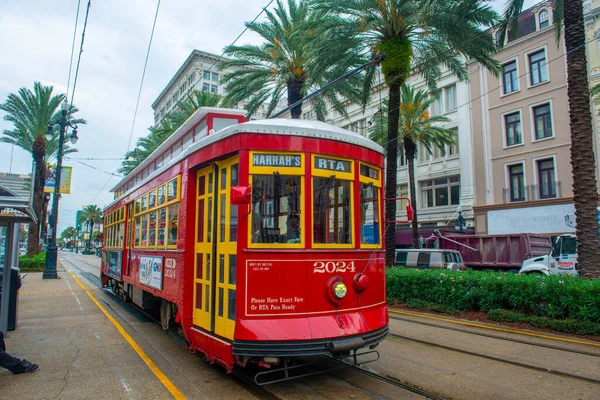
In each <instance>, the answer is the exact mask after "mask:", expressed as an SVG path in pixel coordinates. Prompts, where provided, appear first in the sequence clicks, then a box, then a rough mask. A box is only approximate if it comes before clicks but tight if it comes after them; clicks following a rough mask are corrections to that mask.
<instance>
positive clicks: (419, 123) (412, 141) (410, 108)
mask: <svg viewBox="0 0 600 400" xmlns="http://www.w3.org/2000/svg"><path fill="white" fill-rule="evenodd" d="M435 100H436V98H435V97H432V96H429V97H428V94H427V92H426V91H425V90H418V91H415V89H414V88H412V87H410V86H408V85H403V86H402V88H401V90H400V121H399V124H398V125H399V127H398V133H397V135H396V136H397V142H396V146H402V147H403V149H404V154H405V157H406V160H407V161H408V182H409V185H410V202H411V204H412V207H413V210H414V214H413V221H412V234H413V235H412V236H413V243H414V242H415V241H416V242H417V243H418V242H419V230H418V218H417V195H416V193H417V191H416V180H415V163H414V162H415V158H416V155H417V148H418V147H417V146H418V144H419V143H420V144H421V145H422V146H423V148H424V149H425V150H427V151H428V152H429V154H433V149H434V148H438V149H442V150H444V149H445V147H446V145H449V146H451V145H453V144H454V143H455V140H456V138H455V136H456V134H455V132H454V131H453V130H451V129H447V128H444V127H443V126H441V124H444V123H447V122H449V121H450V120H449V119H448V118H446V117H444V116H442V115H435V116H431V115H430V114H429V107H430V106H431V103H433V102H434V101H435ZM388 109H389V102H388V101H387V100H386V101H384V105H383V108H382V110H381V111H380V112H381V117H380V118H375V119H374V123H373V125H372V126H371V127H370V128H369V136H370V138H371V139H372V140H374V141H375V142H377V143H379V144H380V145H382V146H383V147H384V148H385V147H387V141H388V134H387V126H388V117H387V116H386V114H387V113H388ZM394 197H396V196H394Z"/></svg>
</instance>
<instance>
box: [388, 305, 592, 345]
mask: <svg viewBox="0 0 600 400" xmlns="http://www.w3.org/2000/svg"><path fill="white" fill-rule="evenodd" d="M388 311H389V312H391V313H394V314H401V315H409V316H411V317H419V318H426V319H433V320H435V321H443V322H451V323H453V324H459V325H466V326H473V327H476V328H483V329H490V330H493V331H500V332H507V333H516V334H519V335H525V336H533V337H537V338H542V339H552V340H558V341H562V342H568V343H577V344H586V345H589V346H595V347H600V343H595V342H586V341H583V340H575V339H566V338H561V337H558V336H550V335H540V334H538V333H530V332H523V331H518V330H514V329H507V328H498V327H495V326H487V325H482V324H476V323H473V322H465V321H456V320H453V319H448V318H440V317H433V316H429V315H423V314H416V313H411V312H406V311H396V310H390V309H389V308H388Z"/></svg>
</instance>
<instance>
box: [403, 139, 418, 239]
mask: <svg viewBox="0 0 600 400" xmlns="http://www.w3.org/2000/svg"><path fill="white" fill-rule="evenodd" d="M416 148H417V145H416V144H415V143H414V142H413V141H412V140H410V139H409V138H404V154H406V160H407V161H408V184H409V186H410V203H411V205H412V208H413V220H412V224H411V227H412V242H413V247H414V248H415V249H418V248H419V223H418V220H417V183H416V180H415V155H416Z"/></svg>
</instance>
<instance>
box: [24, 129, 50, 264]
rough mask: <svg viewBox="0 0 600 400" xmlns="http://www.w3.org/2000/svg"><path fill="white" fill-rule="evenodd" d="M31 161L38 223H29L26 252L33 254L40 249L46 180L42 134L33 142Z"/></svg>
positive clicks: (34, 210) (44, 149)
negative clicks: (33, 171)
mask: <svg viewBox="0 0 600 400" xmlns="http://www.w3.org/2000/svg"><path fill="white" fill-rule="evenodd" d="M32 155H33V162H34V165H35V173H34V175H35V180H34V182H33V199H32V200H33V201H32V202H33V212H34V213H35V216H36V218H37V219H38V223H35V222H32V223H30V224H29V234H28V239H27V254H28V255H29V256H33V255H35V254H38V253H39V252H40V251H41V248H40V226H41V225H42V209H43V207H44V183H45V181H46V163H45V162H44V156H45V155H46V139H45V138H44V135H38V136H37V137H36V138H35V140H34V142H33V151H32Z"/></svg>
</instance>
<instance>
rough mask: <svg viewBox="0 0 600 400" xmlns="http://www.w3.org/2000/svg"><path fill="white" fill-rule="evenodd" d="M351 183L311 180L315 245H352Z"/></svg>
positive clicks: (333, 176)
mask: <svg viewBox="0 0 600 400" xmlns="http://www.w3.org/2000/svg"><path fill="white" fill-rule="evenodd" d="M350 186H351V181H347V180H340V179H337V178H336V177H335V175H332V176H330V177H329V178H313V201H314V209H313V217H314V242H315V244H352V212H351V207H350V206H351V204H352V202H351V191H350Z"/></svg>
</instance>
